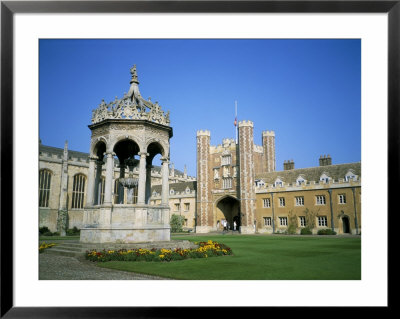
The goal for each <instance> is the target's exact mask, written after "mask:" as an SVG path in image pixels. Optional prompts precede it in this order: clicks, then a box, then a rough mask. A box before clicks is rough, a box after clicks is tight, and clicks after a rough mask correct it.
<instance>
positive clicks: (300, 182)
mask: <svg viewBox="0 0 400 319" xmlns="http://www.w3.org/2000/svg"><path fill="white" fill-rule="evenodd" d="M305 183H306V180H305V179H304V178H303V176H299V177H297V179H296V185H297V186H301V185H304V184H305Z"/></svg>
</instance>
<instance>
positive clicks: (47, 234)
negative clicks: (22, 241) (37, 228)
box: [42, 231, 53, 236]
mask: <svg viewBox="0 0 400 319" xmlns="http://www.w3.org/2000/svg"><path fill="white" fill-rule="evenodd" d="M42 235H43V236H53V233H52V232H51V231H48V232H45V233H43V234H42Z"/></svg>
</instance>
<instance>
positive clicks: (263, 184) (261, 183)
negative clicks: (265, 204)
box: [256, 179, 265, 187]
mask: <svg viewBox="0 0 400 319" xmlns="http://www.w3.org/2000/svg"><path fill="white" fill-rule="evenodd" d="M262 186H265V182H264V181H263V180H262V179H258V180H256V187H262Z"/></svg>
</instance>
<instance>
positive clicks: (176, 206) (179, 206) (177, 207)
mask: <svg viewBox="0 0 400 319" xmlns="http://www.w3.org/2000/svg"><path fill="white" fill-rule="evenodd" d="M174 206H175V211H176V212H179V210H180V208H181V205H180V204H179V203H178V204H175V205H174Z"/></svg>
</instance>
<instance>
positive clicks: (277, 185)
mask: <svg viewBox="0 0 400 319" xmlns="http://www.w3.org/2000/svg"><path fill="white" fill-rule="evenodd" d="M274 187H283V182H282V180H281V179H280V178H277V179H276V180H275V183H274Z"/></svg>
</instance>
